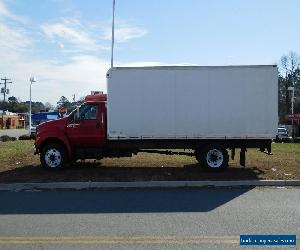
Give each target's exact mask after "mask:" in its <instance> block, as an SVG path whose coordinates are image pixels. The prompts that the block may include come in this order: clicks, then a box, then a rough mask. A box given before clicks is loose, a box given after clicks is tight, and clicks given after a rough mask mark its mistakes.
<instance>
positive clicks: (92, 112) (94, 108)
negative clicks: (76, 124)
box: [79, 104, 98, 120]
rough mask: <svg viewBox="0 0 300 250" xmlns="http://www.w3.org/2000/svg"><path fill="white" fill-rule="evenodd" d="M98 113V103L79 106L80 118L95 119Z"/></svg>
mask: <svg viewBox="0 0 300 250" xmlns="http://www.w3.org/2000/svg"><path fill="white" fill-rule="evenodd" d="M97 113H98V105H93V104H84V105H82V106H80V107H79V119H80V120H96V119H97Z"/></svg>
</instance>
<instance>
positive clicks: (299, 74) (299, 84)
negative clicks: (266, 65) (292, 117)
mask: <svg viewBox="0 0 300 250" xmlns="http://www.w3.org/2000/svg"><path fill="white" fill-rule="evenodd" d="M289 87H294V88H295V97H296V99H295V105H294V112H295V113H299V112H300V58H299V56H298V55H297V54H296V53H295V52H290V53H289V54H288V55H283V56H282V57H281V59H280V66H279V76H278V97H279V100H278V101H279V103H278V109H279V119H280V122H281V123H282V122H284V116H285V115H286V114H290V113H291V98H292V96H291V94H292V93H291V91H289V90H288V88H289Z"/></svg>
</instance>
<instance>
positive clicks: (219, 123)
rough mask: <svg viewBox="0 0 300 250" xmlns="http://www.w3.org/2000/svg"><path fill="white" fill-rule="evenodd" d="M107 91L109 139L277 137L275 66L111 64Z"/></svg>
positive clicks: (276, 80)
mask: <svg viewBox="0 0 300 250" xmlns="http://www.w3.org/2000/svg"><path fill="white" fill-rule="evenodd" d="M107 91H108V101H107V118H108V119H107V120H108V128H107V133H108V135H107V136H108V139H109V140H130V139H145V140H146V139H273V138H275V136H276V132H277V125H278V71H277V67H276V66H274V65H270V66H269V65H266V66H209V67H205V66H204V67H202V66H199V67H198V66H196V67H189V66H188V67H186V66H183V67H181V66H170V67H169V66H164V67H140V68H127V67H124V68H112V69H110V70H109V71H108V73H107Z"/></svg>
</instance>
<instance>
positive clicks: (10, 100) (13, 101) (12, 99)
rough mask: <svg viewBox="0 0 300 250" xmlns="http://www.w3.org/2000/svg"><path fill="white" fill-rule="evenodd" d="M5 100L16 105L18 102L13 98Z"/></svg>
mask: <svg viewBox="0 0 300 250" xmlns="http://www.w3.org/2000/svg"><path fill="white" fill-rule="evenodd" d="M7 100H8V102H9V103H17V102H18V99H17V98H16V97H14V96H10V97H8V99H7Z"/></svg>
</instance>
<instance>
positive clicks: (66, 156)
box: [35, 94, 107, 169]
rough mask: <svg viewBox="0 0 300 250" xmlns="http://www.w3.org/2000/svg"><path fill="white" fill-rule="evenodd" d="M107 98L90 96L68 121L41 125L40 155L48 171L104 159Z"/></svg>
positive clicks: (102, 95) (39, 136) (100, 95)
mask: <svg viewBox="0 0 300 250" xmlns="http://www.w3.org/2000/svg"><path fill="white" fill-rule="evenodd" d="M106 101H107V95H105V94H96V95H89V96H87V97H86V98H85V102H84V103H83V104H82V105H81V106H79V107H77V109H75V110H74V111H73V112H72V113H70V114H69V115H68V116H67V117H65V118H62V119H59V120H55V121H49V122H45V123H42V124H40V125H39V126H38V127H37V132H36V141H35V147H36V153H40V160H41V163H42V165H43V166H44V167H47V168H56V169H57V168H60V167H62V166H64V165H66V163H67V162H69V161H70V160H76V159H80V158H82V159H85V158H93V159H101V158H102V152H103V150H101V149H102V148H104V147H105V145H106V143H107V140H106V129H107V128H106Z"/></svg>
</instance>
